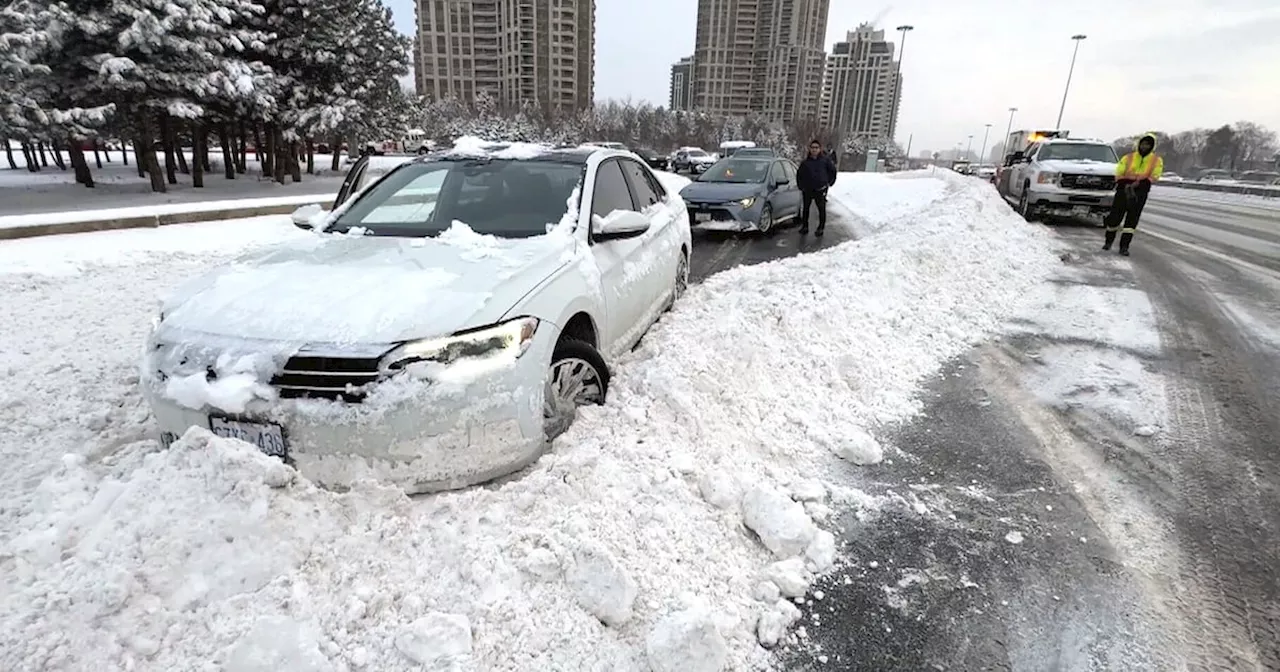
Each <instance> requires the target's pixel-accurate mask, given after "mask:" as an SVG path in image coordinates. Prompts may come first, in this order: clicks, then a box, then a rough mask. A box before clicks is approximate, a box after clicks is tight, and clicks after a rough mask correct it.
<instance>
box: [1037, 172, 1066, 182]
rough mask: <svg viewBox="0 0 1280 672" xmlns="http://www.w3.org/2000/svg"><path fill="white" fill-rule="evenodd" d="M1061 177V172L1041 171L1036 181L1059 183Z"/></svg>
mask: <svg viewBox="0 0 1280 672" xmlns="http://www.w3.org/2000/svg"><path fill="white" fill-rule="evenodd" d="M1060 177H1062V174H1061V173H1040V174H1038V175H1036V182H1039V183H1040V184H1057V183H1058V178H1060Z"/></svg>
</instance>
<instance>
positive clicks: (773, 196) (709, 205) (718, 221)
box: [680, 152, 801, 234]
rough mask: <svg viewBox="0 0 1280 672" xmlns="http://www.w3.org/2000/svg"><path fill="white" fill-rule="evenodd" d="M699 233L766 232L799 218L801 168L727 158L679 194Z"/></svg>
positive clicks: (781, 162)
mask: <svg viewBox="0 0 1280 672" xmlns="http://www.w3.org/2000/svg"><path fill="white" fill-rule="evenodd" d="M680 196H681V197H683V198H684V200H685V203H686V204H687V207H688V210H689V218H690V220H691V221H692V223H693V226H694V228H695V229H698V230H714V231H754V232H757V233H762V234H767V233H769V232H771V231H773V229H774V227H775V226H777V225H778V224H779V223H781V222H785V221H787V220H791V219H795V218H796V217H798V216H799V215H800V205H801V202H800V190H799V189H798V188H797V187H796V166H795V164H794V163H792V162H791V161H788V160H786V159H777V158H773V159H769V158H760V157H744V156H742V155H741V153H740V152H739V153H738V154H735V155H734V156H733V157H732V158H728V159H722V160H720V161H718V162H717V163H716V164H715V165H713V166H711V167H710V168H708V169H707V172H705V173H703V174H702V175H701V176H699V177H698V178H697V179H696V180H694V181H693V182H692V183H690V184H689V185H687V186H685V188H684V189H681V190H680Z"/></svg>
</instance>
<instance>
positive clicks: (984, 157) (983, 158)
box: [978, 124, 1007, 163]
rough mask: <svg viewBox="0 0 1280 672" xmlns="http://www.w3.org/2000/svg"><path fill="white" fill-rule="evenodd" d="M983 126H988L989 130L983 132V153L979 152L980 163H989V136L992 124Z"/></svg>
mask: <svg viewBox="0 0 1280 672" xmlns="http://www.w3.org/2000/svg"><path fill="white" fill-rule="evenodd" d="M983 126H986V127H987V130H985V131H983V132H982V151H980V152H978V163H986V161H987V135H988V134H990V133H991V124H983ZM1006 137H1007V136H1006Z"/></svg>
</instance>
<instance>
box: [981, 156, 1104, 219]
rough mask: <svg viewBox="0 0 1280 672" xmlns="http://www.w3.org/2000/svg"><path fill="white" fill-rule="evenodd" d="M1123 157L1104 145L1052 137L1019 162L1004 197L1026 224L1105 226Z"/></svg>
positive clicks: (1016, 161) (1017, 158)
mask: <svg viewBox="0 0 1280 672" xmlns="http://www.w3.org/2000/svg"><path fill="white" fill-rule="evenodd" d="M1118 160H1119V158H1118V157H1117V156H1116V152H1115V150H1114V149H1112V148H1111V145H1109V144H1107V143H1105V142H1103V141H1101V140H1084V139H1072V138H1048V139H1045V140H1042V141H1040V142H1037V143H1035V144H1033V145H1031V146H1030V147H1028V148H1027V150H1026V152H1024V153H1023V155H1022V156H1021V157H1016V158H1015V160H1014V162H1013V164H1012V165H1010V166H1009V168H1008V169H1007V170H1009V171H1010V174H1009V181H1008V185H1009V186H1008V193H1007V194H1005V198H1006V199H1007V200H1009V201H1011V202H1013V203H1016V204H1017V208H1018V213H1019V214H1021V215H1022V216H1023V218H1024V219H1026V220H1027V221H1028V222H1033V221H1036V220H1038V219H1044V218H1046V217H1055V216H1056V217H1074V218H1084V219H1092V220H1095V221H1097V222H1101V218H1102V216H1103V215H1105V214H1106V213H1107V212H1108V211H1109V210H1110V209H1111V202H1112V200H1113V199H1114V196H1115V186H1116V178H1115V168H1116V162H1117V161H1118Z"/></svg>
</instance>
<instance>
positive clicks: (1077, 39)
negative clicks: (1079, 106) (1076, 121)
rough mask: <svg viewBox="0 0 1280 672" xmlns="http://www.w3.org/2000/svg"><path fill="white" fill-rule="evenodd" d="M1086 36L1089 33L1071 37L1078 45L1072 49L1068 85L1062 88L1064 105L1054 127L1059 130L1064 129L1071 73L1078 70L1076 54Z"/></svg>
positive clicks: (1059, 109)
mask: <svg viewBox="0 0 1280 672" xmlns="http://www.w3.org/2000/svg"><path fill="white" fill-rule="evenodd" d="M1086 37H1088V36H1087V35H1072V36H1071V39H1072V40H1074V41H1075V43H1076V46H1075V48H1074V49H1072V50H1071V68H1070V69H1068V70H1067V85H1066V87H1064V88H1063V89H1062V106H1061V107H1059V108H1058V123H1057V124H1056V125H1054V128H1056V129H1059V130H1061V129H1062V112H1063V111H1064V110H1066V109H1067V92H1068V91H1070V90H1071V75H1072V74H1074V73H1075V71H1076V54H1079V53H1080V42H1081V41H1082V40H1084V39H1085V38H1086Z"/></svg>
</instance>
